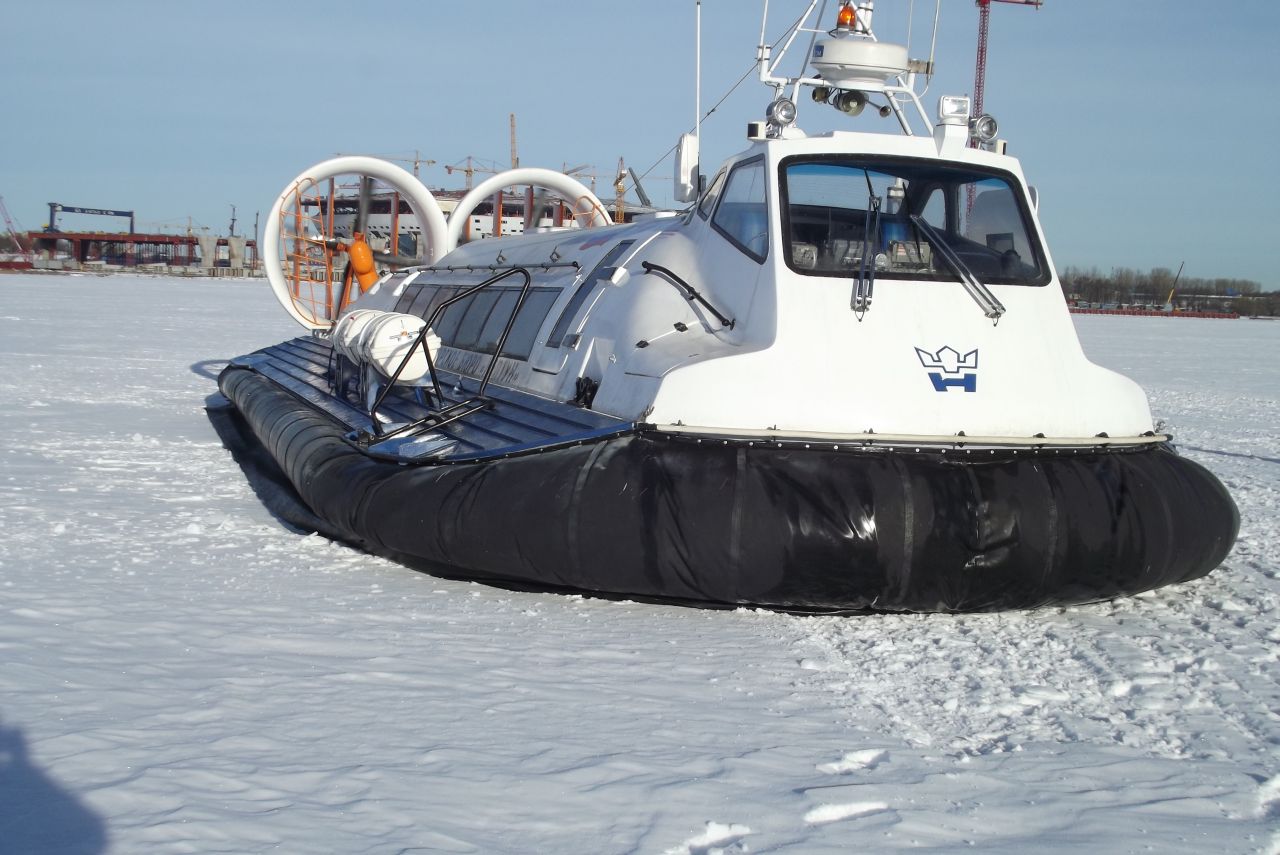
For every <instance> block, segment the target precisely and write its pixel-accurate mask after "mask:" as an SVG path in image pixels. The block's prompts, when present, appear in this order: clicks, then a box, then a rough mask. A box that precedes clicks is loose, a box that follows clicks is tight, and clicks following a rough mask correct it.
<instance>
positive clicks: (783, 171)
mask: <svg viewBox="0 0 1280 855" xmlns="http://www.w3.org/2000/svg"><path fill="white" fill-rule="evenodd" d="M842 161H843V162H845V163H847V164H848V165H850V166H854V165H856V166H858V167H862V166H866V167H868V168H870V169H875V168H876V167H877V166H880V165H885V166H892V165H895V164H896V165H903V166H910V165H919V166H921V167H924V168H935V169H936V168H938V167H945V168H951V169H955V170H957V171H966V172H969V173H972V174H973V175H975V176H979V177H981V178H996V179H999V180H1001V181H1004V182H1005V183H1007V184H1008V185H1009V187H1010V188H1011V190H1012V191H1013V193H1012V196H1013V198H1014V201H1015V203H1016V204H1017V206H1018V213H1019V215H1020V216H1021V218H1022V222H1023V225H1024V228H1025V229H1026V238H1027V243H1028V245H1029V246H1030V247H1031V250H1032V252H1033V254H1034V257H1035V264H1036V266H1037V268H1038V269H1039V271H1040V274H1039V276H1038V277H1037V278H1035V279H1031V278H1028V279H1027V280H1025V281H1019V282H1008V281H1000V280H999V279H996V280H995V281H989V280H988V279H987V278H986V277H983V276H979V277H978V278H979V279H980V280H982V281H983V282H984V284H987V285H1011V286H1015V287H1018V288H1043V287H1045V286H1046V285H1048V284H1049V283H1050V282H1052V281H1053V271H1052V269H1051V268H1050V266H1049V258H1048V254H1047V253H1046V252H1045V248H1044V243H1043V241H1042V240H1041V237H1040V233H1039V231H1038V230H1037V229H1036V227H1035V226H1036V220H1035V217H1034V215H1033V213H1032V211H1031V208H1030V206H1029V205H1028V204H1027V194H1026V193H1025V192H1021V191H1022V187H1023V185H1022V182H1021V181H1020V180H1019V179H1018V177H1017V176H1016V175H1014V174H1013V173H1012V172H1010V171H1008V170H1005V169H998V168H994V167H989V166H980V165H977V164H972V163H963V162H960V161H944V160H933V159H931V158H922V157H902V156H896V155H879V154H865V153H856V152H824V153H820V154H797V155H791V156H789V157H784V158H782V159H781V160H780V161H779V162H778V206H779V208H780V212H779V213H780V220H781V227H782V234H783V237H784V242H787V241H788V240H789V239H788V238H787V236H788V235H790V234H791V200H790V198H789V192H788V186H787V170H788V169H789V168H790V167H791V166H794V165H796V164H804V163H827V164H833V165H840V164H841V162H842ZM924 187H925V192H926V193H928V192H929V188H930V187H933V188H935V189H938V190H941V191H942V192H943V194H944V201H945V204H946V220H947V223H946V228H945V229H944V231H947V232H952V231H954V230H955V228H956V226H957V225H958V224H957V223H956V222H953V220H954V218H955V217H956V216H957V209H956V206H957V205H959V204H961V201H960V200H959V198H958V197H959V195H960V194H959V187H960V185H954V186H948V185H940V184H937V183H936V182H933V183H926V184H925V185H924ZM781 251H782V260H783V262H784V263H785V264H786V265H787V267H788V268H789V269H790V270H792V271H793V272H795V273H798V274H800V275H801V276H806V277H812V278H826V279H849V278H850V277H851V276H853V275H855V274H856V271H842V270H811V269H810V270H807V269H805V268H802V267H797V266H796V265H795V263H794V253H793V252H791V251H790V248H789V246H786V245H784V246H783V247H782V248H781ZM876 279H877V280H879V279H885V280H886V281H895V282H898V281H910V282H943V283H954V282H957V281H959V277H958V275H956V274H955V273H954V272H948V275H946V276H945V277H929V276H917V275H915V274H914V273H911V272H905V273H896V272H892V271H884V270H877V271H876Z"/></svg>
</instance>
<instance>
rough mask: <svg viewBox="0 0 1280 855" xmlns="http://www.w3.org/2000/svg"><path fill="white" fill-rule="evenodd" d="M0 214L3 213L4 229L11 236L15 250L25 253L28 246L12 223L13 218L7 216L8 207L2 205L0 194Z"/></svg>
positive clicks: (2, 200)
mask: <svg viewBox="0 0 1280 855" xmlns="http://www.w3.org/2000/svg"><path fill="white" fill-rule="evenodd" d="M0 214H2V215H4V228H5V231H6V232H7V233H8V234H9V236H10V237H12V238H13V247H14V249H15V250H16V251H18V252H21V253H25V252H27V250H28V249H30V247H28V246H26V245H24V244H23V241H22V234H21V233H20V232H19V231H18V230H17V228H15V227H14V225H13V218H12V217H10V216H9V209H8V208H6V207H5V205H4V197H3V196H0Z"/></svg>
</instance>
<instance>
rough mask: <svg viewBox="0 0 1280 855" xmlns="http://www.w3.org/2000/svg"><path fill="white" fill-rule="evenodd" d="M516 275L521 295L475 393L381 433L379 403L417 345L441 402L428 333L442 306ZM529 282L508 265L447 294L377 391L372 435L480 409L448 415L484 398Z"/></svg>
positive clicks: (371, 414) (520, 271)
mask: <svg viewBox="0 0 1280 855" xmlns="http://www.w3.org/2000/svg"><path fill="white" fill-rule="evenodd" d="M517 274H519V275H521V276H523V277H524V284H523V285H522V286H521V287H520V297H519V299H517V300H516V305H515V308H514V309H512V310H511V315H510V317H508V318H507V325H506V326H505V327H504V328H503V330H502V335H501V336H500V337H499V338H498V343H497V346H496V347H495V348H494V352H493V358H492V359H490V360H489V367H488V368H487V369H485V372H484V377H483V378H482V379H481V381H480V388H479V389H477V390H476V393H475V395H473V396H472V397H470V398H468V399H467V400H465V401H460V402H458V403H456V404H452V405H450V406H448V407H444V406H442V407H440V408H439V409H433V410H430V411H429V412H428V414H427V415H426V416H425V417H423V418H421V419H419V420H418V421H416V422H411V423H409V424H407V425H402V426H401V427H399V428H396V429H395V430H393V431H390V432H388V433H386V434H384V433H383V432H382V423H381V422H380V421H378V408H379V407H381V406H382V402H383V401H384V400H386V398H387V395H389V394H391V389H392V388H393V387H394V386H395V384H396V381H397V380H399V379H400V375H401V374H402V373H404V369H405V366H407V365H408V364H409V360H410V359H411V358H412V357H413V352H414V351H415V350H417V349H418V348H419V347H421V348H422V353H423V355H425V356H426V358H427V371H428V372H429V373H430V375H431V388H432V389H434V390H435V392H434V394H435V396H436V399H437V401H438V403H440V404H443V403H444V396H443V395H442V394H440V378H439V376H437V374H436V363H435V360H434V359H432V358H431V348H429V347H427V336H428V335H429V334H430V333H431V330H432V328H433V327H434V326H435V322H436V319H437V318H438V317H439V316H440V315H441V313H443V312H444V310H445V309H447V308H449V307H450V306H452V305H453V304H454V303H457V302H458V301H459V300H464V299H466V298H467V297H470V296H471V295H472V294H474V293H476V292H477V291H479V290H480V289H482V288H488V287H489V286H490V285H494V284H496V283H498V282H501V281H502V280H503V279H506V278H508V277H510V276H515V275H517ZM532 284H533V277H532V276H531V275H530V274H529V271H528V270H526V269H525V268H523V267H511V268H508V269H507V270H504V271H503V272H502V273H498V274H496V275H494V276H490V277H489V278H488V279H486V280H484V281H483V282H481V283H480V284H479V285H475V286H473V287H471V288H468V289H467V290H465V291H463V292H462V293H461V294H457V295H455V296H453V297H450V298H449V299H448V300H445V301H444V302H443V303H441V304H440V305H439V306H436V309H435V311H434V312H432V313H431V317H429V318H427V321H426V323H425V324H423V326H422V329H421V330H419V331H418V335H417V337H416V338H414V340H413V344H411V345H410V346H409V349H408V350H407V351H405V354H404V358H403V359H401V360H400V365H399V366H397V367H396V370H395V373H394V374H392V375H391V377H390V379H389V380H388V381H387V385H386V387H385V388H383V390H382V391H381V392H380V393H379V394H378V397H377V398H376V399H375V400H374V402H373V406H371V407H369V417H370V419H371V421H372V422H373V435H374V436H377V437H380V438H385V437H390V436H398V435H399V434H402V433H407V432H408V431H410V430H413V429H415V428H417V427H418V426H420V425H422V424H423V423H425V422H426V421H428V420H429V419H436V420H437V423H438V424H445V423H447V422H451V421H455V420H456V419H458V418H461V417H462V416H465V415H470V414H471V413H473V412H475V411H476V410H478V409H481V408H480V407H474V408H472V409H471V410H468V411H467V412H466V413H463V414H461V415H459V416H451V414H452V413H453V411H454V410H458V409H461V408H464V407H466V406H467V405H469V404H471V403H473V402H474V401H476V400H477V399H483V398H484V393H485V390H486V389H487V388H488V387H489V378H490V377H491V376H493V369H494V368H495V367H497V365H498V359H499V357H501V356H502V351H503V349H504V348H505V347H506V346H507V337H508V336H509V335H511V328H512V327H513V326H515V323H516V315H518V314H519V313H520V309H521V307H523V306H524V301H525V298H526V297H528V296H529V288H530V286H531V285H532ZM442 416H451V417H449V418H444V419H441V417H442Z"/></svg>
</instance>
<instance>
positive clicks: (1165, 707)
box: [0, 275, 1280, 855]
mask: <svg viewBox="0 0 1280 855" xmlns="http://www.w3.org/2000/svg"><path fill="white" fill-rule="evenodd" d="M1077 326H1078V328H1079V330H1080V334H1081V337H1082V339H1083V341H1084V344H1085V347H1086V350H1087V351H1088V352H1089V353H1090V355H1091V356H1092V357H1093V358H1094V359H1095V361H1098V362H1100V363H1102V364H1104V365H1107V366H1110V367H1113V368H1116V369H1118V370H1121V371H1123V372H1125V373H1127V374H1129V375H1130V376H1133V377H1134V378H1135V379H1137V380H1138V381H1139V382H1141V383H1142V384H1143V385H1144V386H1146V388H1147V389H1148V391H1149V393H1150V394H1151V400H1152V406H1153V409H1154V410H1155V411H1156V413H1157V415H1158V416H1159V417H1161V418H1164V419H1165V420H1167V422H1168V423H1169V426H1170V427H1171V428H1172V429H1173V430H1174V431H1175V433H1176V434H1177V436H1178V439H1179V441H1180V444H1181V447H1182V449H1183V450H1184V452H1185V453H1186V454H1188V455H1189V456H1191V457H1192V458H1194V459H1196V460H1198V461H1200V462H1202V463H1204V464H1205V465H1207V466H1208V467H1210V468H1211V469H1212V470H1214V471H1215V472H1216V473H1218V474H1219V476H1220V477H1222V478H1223V479H1224V481H1225V482H1226V483H1227V485H1228V487H1229V488H1230V490H1231V491H1232V493H1233V495H1234V496H1235V498H1236V501H1237V502H1238V503H1239V506H1240V510H1241V514H1242V517H1243V524H1242V528H1241V533H1240V541H1239V543H1238V545H1237V546H1236V549H1235V551H1234V553H1233V554H1232V555H1231V557H1230V558H1229V559H1228V561H1227V563H1226V564H1225V565H1224V566H1223V567H1222V568H1221V569H1219V570H1218V571H1217V572H1216V573H1214V574H1213V575H1212V576H1210V577H1208V578H1207V579H1204V580H1201V581H1199V582H1196V583H1193V584H1189V585H1185V586H1181V587H1175V588H1171V589H1165V590H1163V591H1159V592H1156V593H1153V594H1150V595H1146V596H1142V597H1138V598H1135V599H1130V600H1124V601H1119V602H1114V603H1108V604H1104V605H1098V606H1091V607H1084V608H1073V609H1066V610H1042V611H1037V612H1031V613H1012V614H1000V615H984V616H962V617H939V616H905V617H895V616H877V617H859V618H803V617H793V616H786V615H777V614H769V613H763V612H752V611H746V610H741V611H735V612H713V611H698V610H693V609H685V608H676V607H662V606H653V605H638V604H633V603H625V602H623V603H619V602H606V601H597V600H591V599H584V598H580V597H566V596H557V595H543V594H521V593H512V592H508V591H503V590H498V589H494V588H489V587H486V586H483V585H477V584H468V583H464V582H451V581H444V580H440V579H435V578H432V577H430V576H426V575H423V574H420V573H417V572H413V571H411V570H408V569H405V568H403V567H400V566H398V565H395V564H392V563H390V562H387V561H384V560H381V559H378V558H372V557H369V556H366V555H363V554H360V553H357V552H354V551H352V550H350V549H348V548H346V547H343V546H338V545H335V544H332V543H329V542H327V541H325V540H324V539H322V538H319V537H316V536H309V537H307V536H300V535H298V534H296V533H294V532H291V531H289V530H287V529H285V528H283V527H282V526H281V525H280V524H279V523H277V522H276V521H275V520H274V519H273V518H272V517H271V516H270V514H268V512H267V511H266V510H265V509H264V508H263V507H262V506H261V504H259V502H258V501H257V500H256V498H255V497H254V494H253V492H252V491H251V490H250V488H249V487H248V485H247V484H246V482H245V480H244V478H243V477H242V474H241V472H240V470H239V469H238V467H237V466H236V465H235V463H234V462H233V461H232V460H231V457H230V455H229V454H228V453H227V452H226V451H225V450H224V449H223V448H222V447H221V445H220V444H219V442H218V440H217V437H216V436H215V434H214V432H213V430H212V428H211V427H210V425H209V423H208V421H207V420H206V418H205V415H204V412H203V402H204V398H205V396H206V395H207V394H209V393H210V392H211V391H213V389H214V383H213V379H212V378H213V376H214V375H215V374H216V371H217V369H218V367H219V365H220V363H221V362H222V361H223V360H225V359H226V358H227V357H230V356H233V355H236V354H240V353H244V352H247V351H249V350H252V349H254V348H256V347H259V346H262V345H266V344H269V343H273V342H275V341H277V340H279V339H281V338H284V337H285V336H288V335H292V334H294V332H295V329H294V328H293V327H292V326H291V323H290V322H289V321H288V320H287V319H286V318H285V316H284V313H283V312H282V311H280V310H279V309H278V307H277V306H276V305H275V303H274V301H273V300H272V298H271V296H270V294H269V291H268V289H267V287H266V285H264V284H262V283H250V282H235V281H226V280H220V281H190V280H173V279H153V278H137V279H134V278H127V277H113V278H95V277H38V276H18V275H3V276H0V401H2V402H3V403H2V404H0V432H2V433H3V435H4V437H5V442H4V445H3V448H2V449H0V852H4V853H27V852H32V853H53V852H59V853H96V852H113V853H133V852H201V853H207V852H227V853H249V852H266V851H280V852H306V853H320V852H341V853H364V852H370V853H373V852H376V853H407V852H547V853H552V852H554V853H615V852H618V853H621V852H641V853H711V852H717V851H725V852H740V851H742V852H745V851H750V852H797V853H800V852H803V853H824V852H832V853H834V852H841V853H844V852H851V851H859V852H892V851H897V850H900V849H914V850H925V851H930V850H932V851H945V852H953V851H957V850H961V849H965V848H968V847H973V848H975V849H977V850H981V851H986V852H1007V853H1015V852H1016V853H1024V852H1031V851H1035V852H1090V853H1112V852H1160V853H1169V852H1187V853H1204V852H1222V853H1244V852H1264V853H1271V855H1275V853H1280V627H1278V625H1277V621H1276V616H1277V607H1278V606H1280V578H1278V575H1280V428H1278V427H1277V424H1280V401H1278V400H1277V394H1278V392H1280V367H1278V366H1280V361H1278V357H1280V323H1270V322H1263V321H1247V320H1240V321H1196V320H1167V319H1152V318H1123V317H1081V318H1078V319H1077Z"/></svg>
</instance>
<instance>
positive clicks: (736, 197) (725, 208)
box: [711, 160, 769, 261]
mask: <svg viewBox="0 0 1280 855" xmlns="http://www.w3.org/2000/svg"><path fill="white" fill-rule="evenodd" d="M711 222H712V224H713V225H714V226H715V227H716V229H717V231H719V232H720V233H721V234H723V235H724V236H725V237H727V238H728V239H729V240H730V241H731V242H733V243H734V244H735V245H736V246H737V247H738V248H739V249H741V250H742V251H743V252H745V253H746V254H747V255H749V256H751V257H752V258H754V259H755V260H756V261H764V259H765V256H767V255H768V254H769V209H768V206H767V205H766V204H765V171H764V161H763V160H756V161H754V162H751V163H747V164H743V165H741V166H739V167H737V168H736V169H734V170H733V172H731V173H730V174H729V178H728V180H727V181H726V182H725V188H724V193H723V194H722V198H721V200H720V205H719V207H717V208H716V213H715V217H714V218H713V219H712V221H711Z"/></svg>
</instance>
